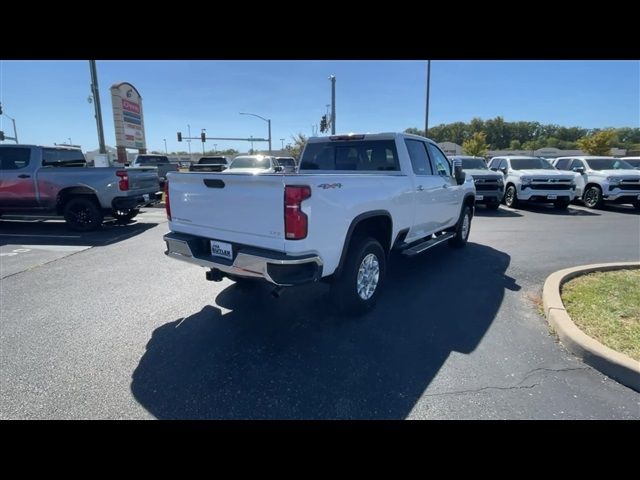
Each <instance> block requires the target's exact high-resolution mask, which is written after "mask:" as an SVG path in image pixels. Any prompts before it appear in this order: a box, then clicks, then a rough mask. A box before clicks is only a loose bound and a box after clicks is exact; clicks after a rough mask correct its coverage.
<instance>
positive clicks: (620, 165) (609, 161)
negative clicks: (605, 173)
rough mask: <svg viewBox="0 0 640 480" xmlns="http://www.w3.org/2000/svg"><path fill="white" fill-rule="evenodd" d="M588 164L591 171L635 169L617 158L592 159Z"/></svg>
mask: <svg viewBox="0 0 640 480" xmlns="http://www.w3.org/2000/svg"><path fill="white" fill-rule="evenodd" d="M587 164H588V165H589V168H590V169H591V170H622V169H633V167H632V166H631V165H629V164H628V163H627V162H625V161H624V160H620V159H617V158H592V159H590V160H587Z"/></svg>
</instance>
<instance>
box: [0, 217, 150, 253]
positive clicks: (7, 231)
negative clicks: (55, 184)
mask: <svg viewBox="0 0 640 480" xmlns="http://www.w3.org/2000/svg"><path fill="white" fill-rule="evenodd" d="M158 225H159V224H158V223H147V222H145V223H141V222H137V221H136V220H132V221H130V222H128V223H119V222H116V221H115V220H114V221H108V222H105V223H104V224H103V225H102V226H101V227H100V228H98V229H97V230H95V231H93V232H74V231H73V230H70V229H69V228H67V226H66V224H65V223H64V221H61V220H60V221H56V220H53V221H51V220H5V219H2V220H0V246H2V245H18V244H19V245H68V246H74V245H82V246H91V247H97V246H105V245H111V244H113V243H116V242H119V241H122V240H126V239H128V238H131V237H134V236H136V235H139V234H141V233H143V232H146V231H147V230H149V229H150V228H153V227H156V226H158Z"/></svg>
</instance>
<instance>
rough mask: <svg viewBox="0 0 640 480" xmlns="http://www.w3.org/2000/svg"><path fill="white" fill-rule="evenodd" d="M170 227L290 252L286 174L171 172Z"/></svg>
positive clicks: (179, 230)
mask: <svg viewBox="0 0 640 480" xmlns="http://www.w3.org/2000/svg"><path fill="white" fill-rule="evenodd" d="M169 198H170V203H171V222H170V228H171V230H172V231H174V232H180V233H188V234H191V235H197V236H201V237H205V238H210V239H215V240H222V241H226V242H232V243H239V244H244V245H251V246H256V247H261V248H267V249H273V250H279V251H283V250H284V181H283V176H282V175H241V174H215V173H195V172H194V173H180V174H171V175H169Z"/></svg>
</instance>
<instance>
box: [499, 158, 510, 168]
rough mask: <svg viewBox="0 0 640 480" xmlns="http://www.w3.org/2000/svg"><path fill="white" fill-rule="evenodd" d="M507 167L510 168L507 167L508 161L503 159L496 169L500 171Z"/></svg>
mask: <svg viewBox="0 0 640 480" xmlns="http://www.w3.org/2000/svg"><path fill="white" fill-rule="evenodd" d="M507 167H508V165H507V161H506V160H505V159H504V158H503V159H501V160H500V161H499V162H498V164H497V165H496V168H497V169H498V170H500V169H501V168H507Z"/></svg>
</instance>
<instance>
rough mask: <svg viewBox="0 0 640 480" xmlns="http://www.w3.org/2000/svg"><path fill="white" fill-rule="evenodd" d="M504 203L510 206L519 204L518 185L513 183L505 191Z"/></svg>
mask: <svg viewBox="0 0 640 480" xmlns="http://www.w3.org/2000/svg"><path fill="white" fill-rule="evenodd" d="M504 204H505V205H506V206H507V207H509V208H516V207H517V206H518V194H517V193H516V187H514V186H513V185H509V186H508V187H507V191H506V192H504Z"/></svg>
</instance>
